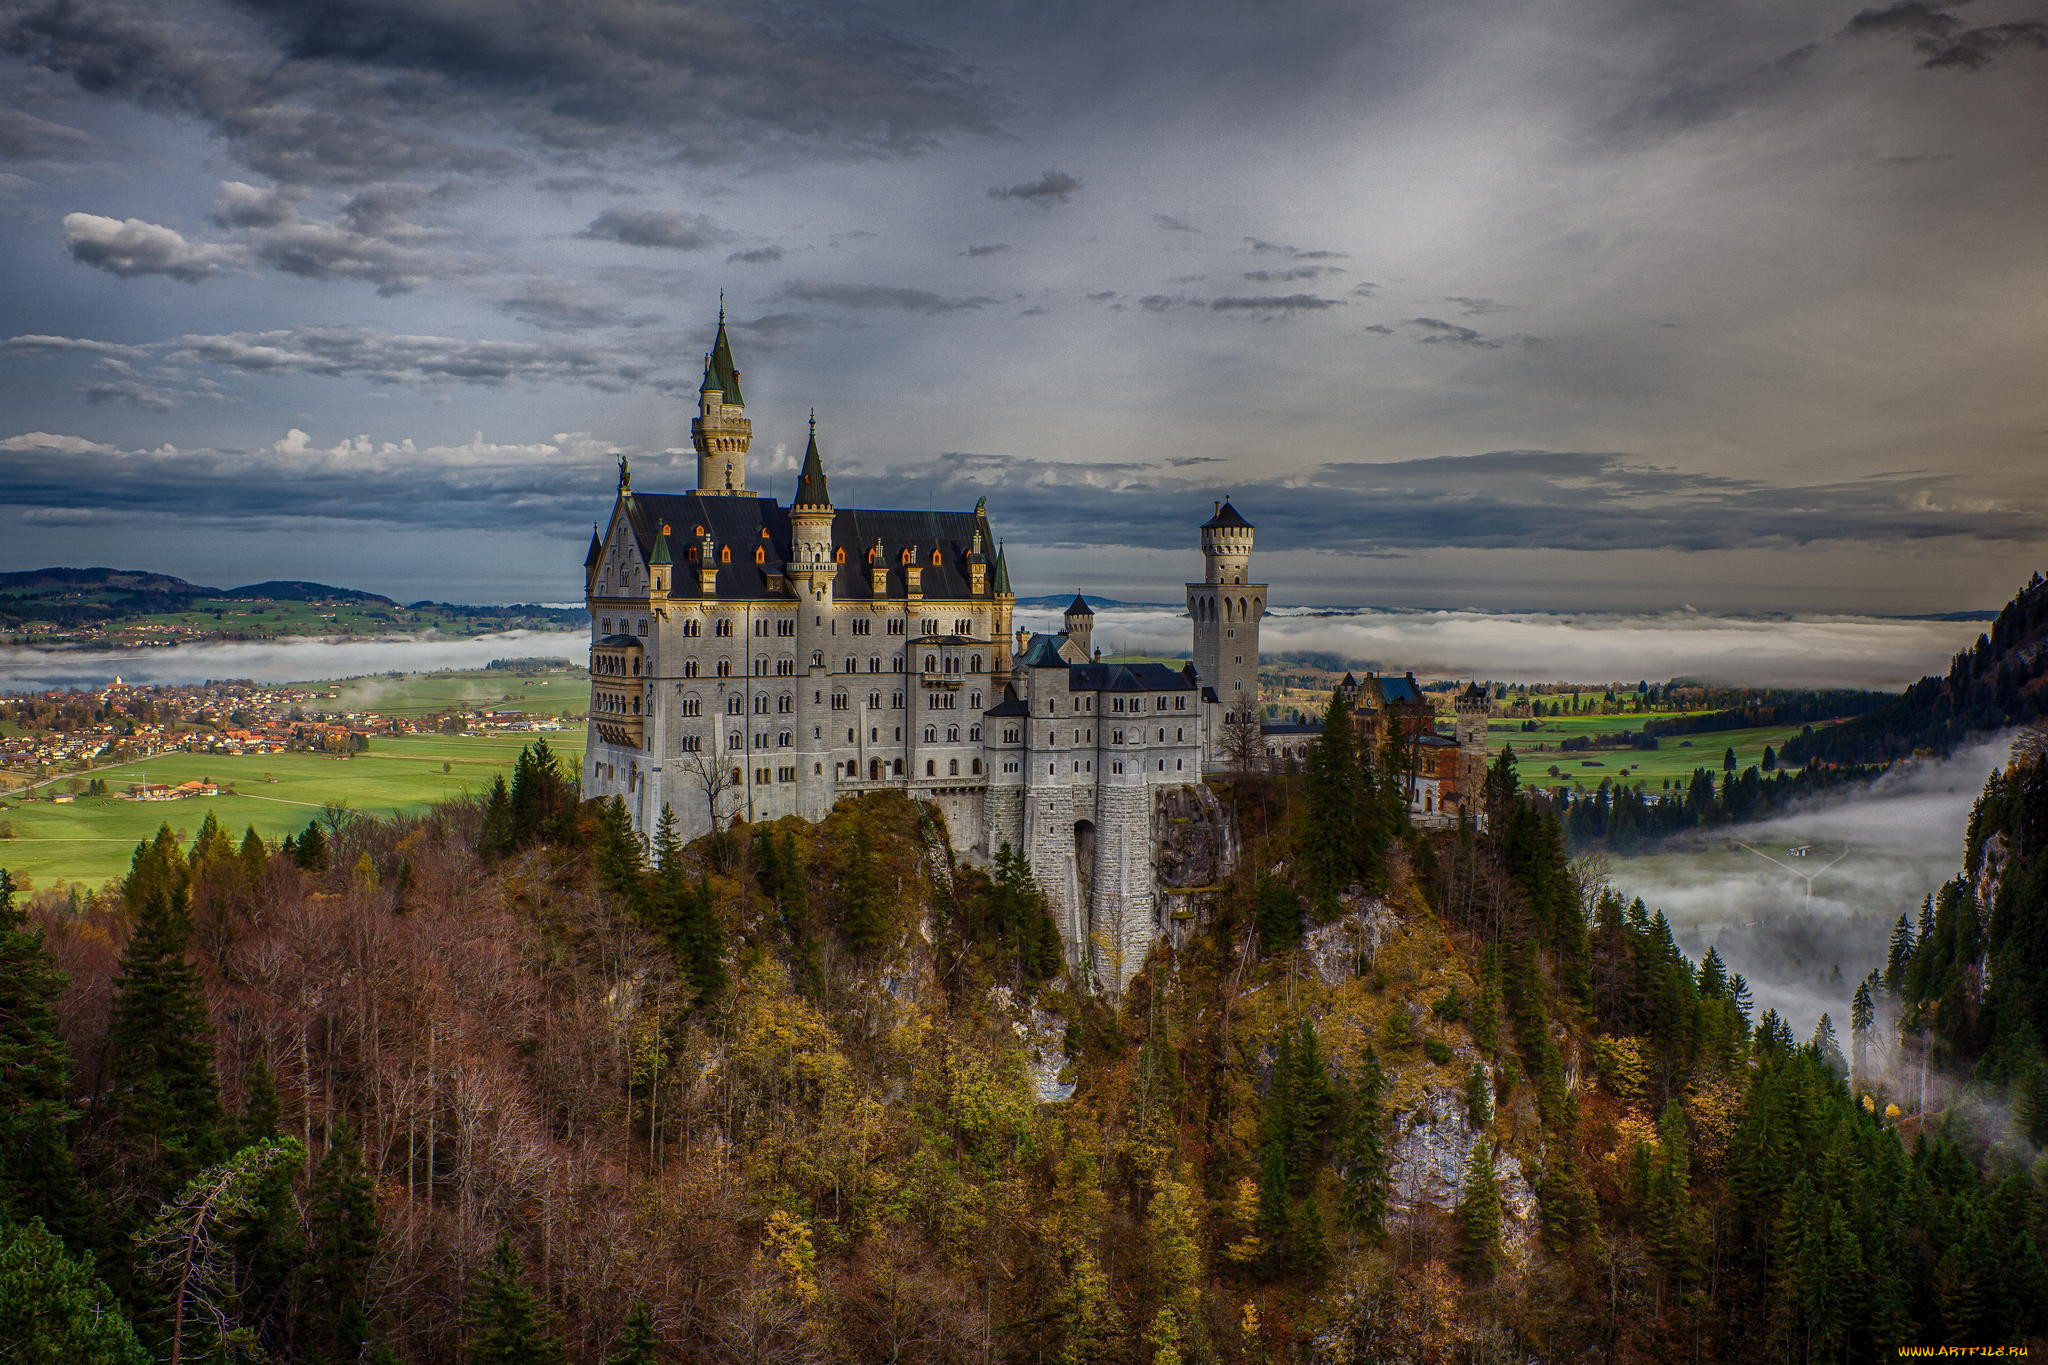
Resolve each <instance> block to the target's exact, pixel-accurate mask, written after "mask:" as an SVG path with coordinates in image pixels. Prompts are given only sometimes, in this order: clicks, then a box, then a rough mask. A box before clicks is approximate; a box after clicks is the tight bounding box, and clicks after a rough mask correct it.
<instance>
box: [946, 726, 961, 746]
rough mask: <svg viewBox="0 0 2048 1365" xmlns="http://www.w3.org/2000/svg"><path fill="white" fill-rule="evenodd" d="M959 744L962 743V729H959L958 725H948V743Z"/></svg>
mask: <svg viewBox="0 0 2048 1365" xmlns="http://www.w3.org/2000/svg"><path fill="white" fill-rule="evenodd" d="M959 742H960V727H959V726H957V725H948V726H947V727H946V743H948V744H958V743H959Z"/></svg>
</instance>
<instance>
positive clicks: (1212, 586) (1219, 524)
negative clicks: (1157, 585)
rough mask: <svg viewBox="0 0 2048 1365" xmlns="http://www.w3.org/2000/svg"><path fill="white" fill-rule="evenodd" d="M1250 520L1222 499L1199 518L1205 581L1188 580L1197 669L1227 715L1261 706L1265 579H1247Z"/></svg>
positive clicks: (1254, 712) (1189, 612)
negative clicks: (1213, 510)
mask: <svg viewBox="0 0 2048 1365" xmlns="http://www.w3.org/2000/svg"><path fill="white" fill-rule="evenodd" d="M1251 558H1252V524H1251V523H1250V522H1248V521H1246V520H1245V519H1244V518H1243V517H1242V516H1241V515H1239V513H1238V510H1237V509H1236V508H1235V507H1232V506H1231V505H1230V503H1229V502H1228V501H1227V500H1226V501H1224V502H1219V503H1217V504H1216V515H1215V516H1213V517H1210V518H1209V519H1208V520H1207V521H1205V522H1203V523H1202V559H1203V562H1204V564H1205V566H1206V570H1207V572H1206V574H1205V577H1204V581H1203V582H1200V583H1190V584H1188V615H1189V616H1190V617H1192V618H1193V620H1194V624H1195V672H1196V673H1197V674H1198V675H1199V676H1200V677H1201V679H1202V681H1203V682H1204V683H1207V684H1208V685H1209V686H1211V687H1213V688H1215V689H1216V699H1217V700H1218V701H1219V702H1221V703H1222V704H1223V711H1224V714H1225V715H1226V716H1228V715H1234V714H1237V713H1239V712H1243V711H1249V712H1250V713H1252V714H1253V715H1257V713H1258V709H1259V621H1260V619H1261V618H1262V617H1264V616H1265V614H1266V585H1265V584H1264V583H1247V582H1246V581H1245V576H1246V574H1247V573H1248V572H1249V570H1250V568H1251Z"/></svg>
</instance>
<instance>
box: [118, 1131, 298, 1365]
mask: <svg viewBox="0 0 2048 1365" xmlns="http://www.w3.org/2000/svg"><path fill="white" fill-rule="evenodd" d="M305 1156H306V1149H305V1148H304V1147H302V1146H300V1145H299V1143H298V1140H297V1139H295V1138H276V1139H273V1140H271V1141H269V1142H260V1143H257V1144H256V1145H255V1146H253V1147H249V1148H245V1149H244V1150H243V1151H241V1152H238V1153H236V1154H235V1156H234V1157H232V1158H231V1159H229V1160H227V1161H224V1162H222V1163H221V1164H220V1165H218V1166H212V1167H208V1168H207V1169H206V1170H204V1171H202V1172H200V1173H199V1174H198V1175H197V1176H195V1177H193V1179H192V1182H191V1183H190V1184H188V1185H186V1186H185V1188H184V1189H183V1190H182V1191H180V1192H179V1194H178V1196H177V1197H176V1198H174V1199H172V1200H169V1201H168V1202H166V1203H165V1205H164V1207H163V1211H162V1212H161V1213H159V1214H158V1215H157V1217H156V1221H155V1222H153V1223H151V1224H150V1226H149V1227H148V1228H147V1229H146V1230H145V1231H144V1232H143V1233H142V1234H141V1235H140V1236H139V1237H138V1238H137V1239H136V1246H137V1249H138V1250H140V1251H141V1252H142V1254H143V1256H144V1258H145V1264H146V1265H147V1266H148V1268H149V1272H150V1275H151V1276H152V1278H154V1279H156V1280H157V1281H158V1282H159V1283H160V1284H162V1285H163V1286H164V1288H165V1289H166V1290H167V1291H168V1292H169V1296H170V1300H171V1347H170V1350H171V1353H170V1365H179V1362H180V1361H181V1360H182V1359H183V1358H184V1351H185V1323H186V1321H187V1319H188V1318H198V1319H201V1320H204V1321H206V1322H207V1323H209V1324H210V1325H211V1327H212V1329H213V1336H214V1340H215V1342H216V1343H222V1344H225V1343H227V1342H228V1341H229V1339H230V1337H231V1336H232V1335H233V1333H234V1331H235V1319H234V1301H235V1300H234V1288H235V1284H234V1269H235V1259H234V1246H233V1237H234V1235H235V1234H236V1233H237V1232H239V1231H240V1230H241V1227H242V1224H243V1223H245V1222H246V1221H247V1220H248V1219H249V1218H250V1217H251V1216H252V1215H253V1214H254V1213H255V1212H256V1205H255V1202H254V1198H253V1196H254V1194H255V1191H256V1188H257V1186H258V1185H259V1184H261V1183H262V1180H263V1177H264V1176H265V1175H267V1174H269V1172H270V1171H272V1170H273V1169H275V1168H276V1167H278V1166H284V1165H297V1164H298V1163H300V1162H302V1161H304V1160H305ZM230 1353H231V1354H233V1353H234V1352H233V1351H232V1349H231V1351H230Z"/></svg>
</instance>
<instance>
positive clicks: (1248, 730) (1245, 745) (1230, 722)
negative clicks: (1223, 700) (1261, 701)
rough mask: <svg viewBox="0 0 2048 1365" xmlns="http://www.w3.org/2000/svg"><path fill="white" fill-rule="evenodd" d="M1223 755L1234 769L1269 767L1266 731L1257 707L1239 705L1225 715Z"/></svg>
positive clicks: (1252, 771)
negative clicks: (1261, 723)
mask: <svg viewBox="0 0 2048 1365" xmlns="http://www.w3.org/2000/svg"><path fill="white" fill-rule="evenodd" d="M1223 757H1224V761H1226V762H1227V763H1229V764H1230V767H1231V770H1232V771H1233V772H1238V773H1256V772H1260V771H1263V770H1264V768H1265V766H1266V733H1265V730H1264V728H1263V727H1262V726H1260V724H1259V712H1258V708H1256V707H1252V706H1239V707H1236V708H1234V709H1233V710H1231V711H1230V712H1229V714H1227V715H1225V716H1224V718H1223Z"/></svg>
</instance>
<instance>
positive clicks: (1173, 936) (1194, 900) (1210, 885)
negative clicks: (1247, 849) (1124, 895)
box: [1152, 786, 1238, 947]
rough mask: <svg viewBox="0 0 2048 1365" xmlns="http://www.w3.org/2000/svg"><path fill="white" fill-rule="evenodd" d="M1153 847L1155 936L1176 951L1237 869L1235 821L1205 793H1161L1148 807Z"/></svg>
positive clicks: (1203, 789) (1196, 789) (1188, 790)
mask: <svg viewBox="0 0 2048 1365" xmlns="http://www.w3.org/2000/svg"><path fill="white" fill-rule="evenodd" d="M1152 845H1153V854H1152V876H1153V882H1154V885H1155V886H1156V888H1157V900H1156V901H1155V904H1156V905H1157V907H1158V916H1159V919H1158V925H1159V932H1160V934H1161V935H1163V936H1164V937H1166V938H1167V939H1169V940H1171V941H1172V943H1173V945H1174V946H1175V947H1180V946H1182V945H1183V944H1184V943H1185V942H1186V940H1187V937H1188V935H1189V933H1190V932H1191V931H1192V930H1193V929H1194V928H1195V927H1196V925H1198V924H1199V923H1200V922H1201V921H1202V919H1203V918H1204V917H1205V916H1206V913H1207V911H1208V909H1209V902H1210V898H1211V896H1212V895H1213V894H1214V892H1215V891H1216V889H1217V888H1219V887H1220V886H1222V884H1223V882H1224V880H1225V879H1226V878H1227V877H1229V876H1230V874H1231V872H1232V871H1233V870H1234V869H1235V868H1236V867H1237V855H1238V845H1237V821H1236V820H1234V819H1233V818H1232V817H1231V814H1230V811H1229V809H1228V808H1227V807H1226V806H1224V804H1223V802H1222V801H1221V800H1219V799H1218V798H1217V795H1216V793H1215V792H1213V791H1211V790H1210V789H1209V788H1208V787H1205V786H1185V787H1167V788H1163V789H1161V790H1160V791H1159V793H1158V795H1157V798H1156V799H1155V800H1154V802H1153V806H1152Z"/></svg>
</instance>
